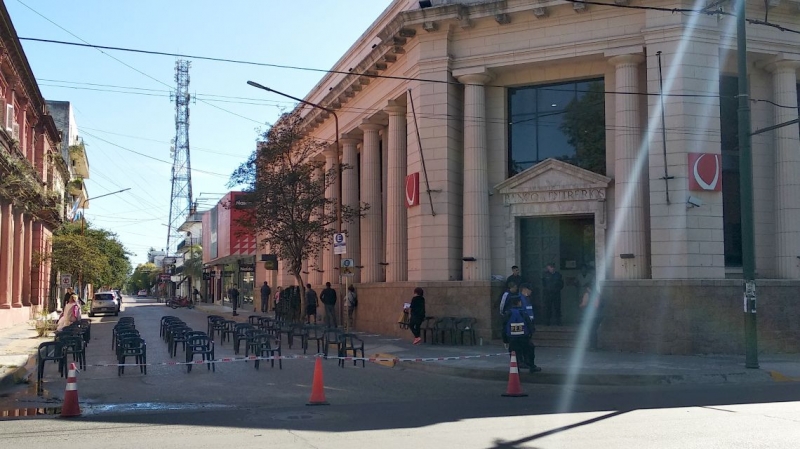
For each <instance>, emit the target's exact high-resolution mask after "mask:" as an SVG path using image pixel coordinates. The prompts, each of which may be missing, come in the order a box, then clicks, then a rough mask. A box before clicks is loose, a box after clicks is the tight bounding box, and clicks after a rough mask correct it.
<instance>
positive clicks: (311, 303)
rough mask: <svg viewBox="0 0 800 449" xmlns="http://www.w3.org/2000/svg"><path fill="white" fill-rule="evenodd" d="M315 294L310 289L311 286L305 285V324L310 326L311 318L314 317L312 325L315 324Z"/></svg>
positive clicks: (316, 301)
mask: <svg viewBox="0 0 800 449" xmlns="http://www.w3.org/2000/svg"><path fill="white" fill-rule="evenodd" d="M317 305H319V303H318V300H317V292H316V291H314V289H313V288H311V284H306V323H307V324H311V316H312V315H313V316H314V324H317Z"/></svg>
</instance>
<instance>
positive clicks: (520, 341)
mask: <svg viewBox="0 0 800 449" xmlns="http://www.w3.org/2000/svg"><path fill="white" fill-rule="evenodd" d="M504 318H505V320H504V325H503V334H504V335H505V337H506V339H507V340H508V352H509V353H511V352H515V353H516V355H517V361H518V362H519V366H520V367H525V366H527V367H528V368H529V369H530V371H531V372H532V373H535V372H539V371H541V370H542V369H541V368H539V367H538V366H536V364H535V363H534V360H535V358H536V348H535V346H534V345H533V341H531V337H532V336H533V322H532V321H531V319H530V317H529V316H528V313H527V311H526V310H525V308H524V307H523V306H522V298H521V297H515V298H513V299H512V300H511V307H510V308H509V309H508V311H507V312H506V313H505V315H504Z"/></svg>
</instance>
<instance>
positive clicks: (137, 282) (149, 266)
mask: <svg viewBox="0 0 800 449" xmlns="http://www.w3.org/2000/svg"><path fill="white" fill-rule="evenodd" d="M158 271H159V270H158V268H157V267H156V265H155V264H154V263H150V262H148V263H144V264H139V265H138V266H137V267H136V269H135V270H133V274H132V275H131V276H130V277H129V278H128V283H127V286H126V288H125V289H126V290H127V291H128V292H129V293H130V294H132V295H135V294H136V293H137V292H138V291H139V290H147V291H148V292H149V291H150V289H151V288H153V286H154V285H156V283H157V282H158Z"/></svg>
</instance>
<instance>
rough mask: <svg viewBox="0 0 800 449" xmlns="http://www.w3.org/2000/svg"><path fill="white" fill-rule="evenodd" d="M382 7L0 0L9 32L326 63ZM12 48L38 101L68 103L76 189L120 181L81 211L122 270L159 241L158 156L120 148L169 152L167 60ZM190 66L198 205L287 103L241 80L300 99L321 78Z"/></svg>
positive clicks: (162, 226) (164, 216)
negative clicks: (116, 248) (84, 155)
mask: <svg viewBox="0 0 800 449" xmlns="http://www.w3.org/2000/svg"><path fill="white" fill-rule="evenodd" d="M390 3H391V0H369V1H364V0H335V1H334V0H291V1H279V0H235V1H230V2H219V1H211V0H170V1H164V0H137V1H135V2H122V1H108V0H81V1H70V2H65V1H57V0H5V4H6V7H7V8H8V10H9V13H10V15H11V18H12V20H13V22H14V26H15V28H16V30H17V34H18V35H19V36H20V37H31V38H43V39H53V40H62V41H72V42H78V41H79V40H78V38H76V37H75V36H73V35H71V34H70V33H72V34H74V35H76V36H78V37H79V38H80V39H83V40H85V41H87V42H89V43H91V44H96V45H105V46H116V47H128V48H136V49H145V50H156V51H164V52H174V53H183V54H193V55H201V56H213V57H222V58H230V59H241V60H249V61H258V62H267V63H275V64H283V65H293V66H303V67H313V68H322V69H328V68H330V67H331V66H332V65H333V64H334V63H335V62H336V61H337V60H338V59H339V58H340V57H341V56H342V55H343V54H344V52H346V51H347V49H348V48H349V47H350V46H351V45H352V44H353V43H354V42H355V41H356V39H358V38H359V36H360V35H361V34H362V33H363V32H364V31H365V30H366V29H367V27H368V26H369V25H370V24H371V23H372V22H373V21H374V20H375V19H376V18H377V17H378V16H379V15H380V13H381V12H382V11H383V10H384V9H385V8H386V7H387V6H388V5H389V4H390ZM223 4H224V6H222V5H223ZM26 5H27V6H26ZM37 13H38V14H37ZM42 16H45V17H46V18H47V19H49V21H48V20H47V19H45V18H43V17H42ZM51 21H52V22H55V23H51ZM62 28H63V29H62ZM23 47H24V49H25V54H26V55H27V57H28V61H29V62H30V65H31V67H32V68H33V72H34V75H35V76H36V78H37V80H38V81H39V84H40V88H41V90H42V93H43V94H44V96H45V98H46V99H51V100H62V101H70V102H71V103H72V105H73V107H74V109H75V119H76V121H77V123H78V127H79V135H80V136H82V137H83V139H84V141H85V143H86V145H87V150H88V155H89V164H90V168H91V179H90V180H88V181H87V188H88V190H89V196H90V197H96V196H99V195H102V194H104V193H109V192H113V191H116V190H120V189H123V188H127V187H130V188H131V190H129V191H127V192H124V193H120V194H118V195H113V196H108V197H105V198H100V199H97V200H96V201H92V202H91V207H90V209H87V210H86V216H87V218H88V219H89V220H90V221H91V222H92V223H93V224H94V225H95V226H98V227H102V228H105V229H108V230H111V231H114V232H116V233H117V234H118V235H119V237H120V240H121V241H122V243H123V244H124V245H125V246H126V247H127V248H128V249H129V250H130V251H131V252H133V253H135V254H136V255H135V256H132V258H131V259H132V262H133V265H134V266H136V265H137V264H138V263H142V262H144V261H145V260H146V255H147V249H148V248H150V247H151V246H152V247H155V248H159V249H160V248H162V247H164V246H165V244H166V237H167V230H168V227H167V226H166V223H167V222H168V216H169V199H170V187H171V183H170V168H171V165H170V164H168V163H164V162H159V161H155V160H152V159H148V158H146V157H143V156H141V155H137V154H135V153H133V152H132V151H136V152H139V153H143V154H146V155H149V156H151V157H154V158H157V159H161V160H164V161H170V160H171V157H170V153H169V151H170V140H171V139H172V138H173V137H174V136H175V123H174V115H175V107H174V104H173V103H172V102H170V99H169V93H170V90H174V88H175V81H174V66H175V59H174V58H172V57H164V56H147V55H140V54H132V53H122V52H116V51H106V53H108V54H110V55H111V56H113V57H114V58H117V59H119V60H121V61H122V62H124V64H123V63H121V62H119V61H115V60H114V59H112V58H111V57H109V56H107V55H105V54H103V53H101V52H99V51H98V50H96V49H91V48H78V47H70V46H63V45H56V44H47V43H38V42H30V41H28V42H23ZM125 64H127V65H128V66H131V67H133V68H131V67H127V66H126V65H125ZM139 72H142V73H139ZM189 74H190V77H191V82H190V88H189V90H190V92H192V93H193V94H196V97H197V98H198V99H202V100H203V101H200V100H198V101H197V102H196V103H193V104H192V105H191V111H190V114H191V115H190V117H191V125H190V132H189V134H190V147H191V158H192V167H193V169H197V170H202V171H193V172H192V181H193V191H194V195H195V197H198V196H199V197H200V199H201V202H200V204H199V207H200V209H201V210H202V209H204V208H208V207H210V206H211V205H212V204H214V203H216V201H217V199H218V198H219V197H220V196H221V194H222V193H224V192H226V191H227V190H228V189H227V188H226V183H227V178H228V176H229V175H230V173H231V172H232V171H233V169H235V168H236V167H237V166H238V164H240V163H241V162H243V161H244V160H245V159H246V158H247V156H248V155H249V154H250V153H251V152H252V150H253V148H254V146H255V141H256V137H257V135H258V133H257V130H258V129H263V128H264V124H265V123H271V122H272V121H274V120H275V118H276V117H277V116H278V114H280V113H281V111H282V110H288V109H291V108H292V107H293V106H294V104H293V103H292V102H291V100H288V99H285V98H282V97H279V96H276V95H273V94H268V93H267V92H264V91H260V90H257V89H255V88H252V87H250V86H247V85H246V84H245V83H246V81H247V80H254V81H257V82H259V83H261V84H264V85H266V86H269V87H272V88H274V89H276V90H279V91H282V92H285V93H288V94H290V95H294V96H299V97H303V96H305V94H306V93H307V92H308V91H309V90H310V89H311V88H312V87H313V86H314V84H316V82H317V81H319V79H320V78H321V77H322V75H323V74H322V73H319V72H307V71H298V70H286V69H276V68H267V67H256V66H249V65H235V64H225V63H216V62H208V61H192V66H191V69H190V72H189ZM111 86H118V87H111ZM110 91H123V92H125V93H119V92H110ZM225 97H240V98H225ZM214 106H216V108H215V107H214ZM219 108H223V109H226V110H228V111H230V112H225V111H223V110H220V109H219ZM234 114H236V115H234ZM237 115H238V116H237ZM240 116H242V117H240ZM243 117H244V118H243ZM120 147H122V148H120ZM123 148H124V149H123ZM131 150H132V151H131ZM204 199H206V200H204Z"/></svg>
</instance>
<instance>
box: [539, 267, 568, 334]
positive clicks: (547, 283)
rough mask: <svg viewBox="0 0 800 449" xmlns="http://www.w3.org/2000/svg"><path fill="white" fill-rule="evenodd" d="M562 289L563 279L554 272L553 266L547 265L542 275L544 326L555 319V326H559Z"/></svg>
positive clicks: (559, 274)
mask: <svg viewBox="0 0 800 449" xmlns="http://www.w3.org/2000/svg"><path fill="white" fill-rule="evenodd" d="M563 288H564V279H562V278H561V273H559V272H558V271H556V266H555V264H553V263H549V264H547V269H546V270H545V271H544V274H543V275H542V296H543V299H544V325H545V326H549V325H550V323H551V319H552V318H555V324H556V326H561V290H562V289H563Z"/></svg>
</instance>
